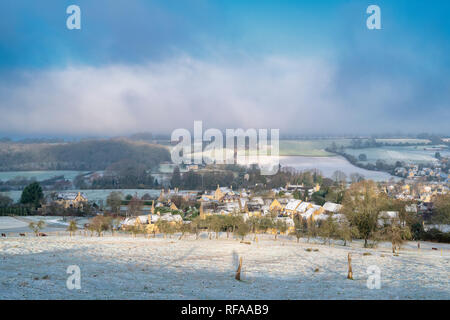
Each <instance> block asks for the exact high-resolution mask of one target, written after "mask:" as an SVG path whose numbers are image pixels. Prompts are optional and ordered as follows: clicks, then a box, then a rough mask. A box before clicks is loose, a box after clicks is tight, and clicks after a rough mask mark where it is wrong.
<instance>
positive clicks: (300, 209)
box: [296, 202, 311, 212]
mask: <svg viewBox="0 0 450 320" xmlns="http://www.w3.org/2000/svg"><path fill="white" fill-rule="evenodd" d="M310 205H311V203H310V202H302V203H300V205H299V206H298V207H297V210H296V211H297V212H306V210H307V209H308V207H309V206H310Z"/></svg>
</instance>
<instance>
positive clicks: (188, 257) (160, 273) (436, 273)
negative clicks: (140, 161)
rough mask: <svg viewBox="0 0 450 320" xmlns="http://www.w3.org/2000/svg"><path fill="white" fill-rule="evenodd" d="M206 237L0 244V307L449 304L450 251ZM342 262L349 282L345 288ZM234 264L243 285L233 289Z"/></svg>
mask: <svg viewBox="0 0 450 320" xmlns="http://www.w3.org/2000/svg"><path fill="white" fill-rule="evenodd" d="M205 237H206V235H203V239H200V240H195V239H194V238H193V237H192V236H188V237H187V238H186V239H183V240H180V241H179V240H177V238H176V237H172V238H171V239H169V238H168V239H163V238H161V237H159V238H156V239H153V238H152V239H146V238H144V237H142V236H140V237H137V238H132V237H131V236H129V235H120V236H115V237H111V236H110V235H109V236H108V235H107V236H104V237H101V238H98V237H85V236H81V235H77V236H74V237H72V238H71V237H68V236H56V235H51V236H49V237H42V238H36V237H31V236H29V237H25V238H23V237H22V238H19V237H8V238H1V239H0V260H1V263H0V299H450V283H449V281H450V280H449V278H450V268H449V261H450V246H449V245H443V244H432V243H421V249H420V250H418V249H417V244H416V243H415V242H411V243H408V244H407V245H406V246H405V248H404V249H403V250H402V251H401V252H400V255H399V256H393V255H392V253H391V252H390V246H389V244H382V245H381V246H380V247H379V248H378V249H363V248H362V247H361V244H360V243H359V242H354V243H353V244H352V247H343V246H341V245H337V244H335V245H334V246H326V245H320V244H314V243H306V242H305V240H301V242H300V243H297V242H296V240H295V239H288V238H287V237H281V238H279V239H278V240H277V241H274V240H273V237H272V236H269V235H265V236H262V237H261V236H260V239H259V241H258V243H255V242H252V244H251V245H248V244H244V243H240V241H238V240H232V239H229V240H227V239H226V235H222V236H221V238H222V239H220V240H208V239H206V238H205ZM249 238H250V237H249ZM431 247H436V248H438V250H437V251H435V250H431ZM307 248H311V249H313V250H311V251H307V250H306V249H307ZM314 249H318V251H314ZM441 249H442V250H441ZM348 252H352V256H353V262H352V264H353V272H354V280H347V279H346V276H347V253H348ZM365 252H366V253H367V252H368V253H371V255H363V253H365ZM238 257H243V271H244V274H243V276H242V279H243V281H237V280H235V279H234V274H235V271H236V267H237V261H238ZM69 265H77V266H79V267H80V270H81V289H80V290H77V289H74V290H69V289H68V288H67V286H66V281H67V278H68V277H69V274H67V273H66V270H67V267H68V266H69ZM372 265H375V266H378V267H379V268H380V270H381V289H368V287H367V279H368V274H367V273H366V272H367V268H368V267H369V266H372Z"/></svg>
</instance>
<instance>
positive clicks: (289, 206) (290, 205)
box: [286, 200, 302, 211]
mask: <svg viewBox="0 0 450 320" xmlns="http://www.w3.org/2000/svg"><path fill="white" fill-rule="evenodd" d="M301 202H302V200H291V201H289V202H288V203H287V204H286V210H292V211H294V210H295V209H297V207H298V206H299V204H300V203H301Z"/></svg>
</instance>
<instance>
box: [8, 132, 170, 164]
mask: <svg viewBox="0 0 450 320" xmlns="http://www.w3.org/2000/svg"><path fill="white" fill-rule="evenodd" d="M125 159H128V160H130V159H132V160H134V161H135V162H137V163H139V164H142V165H145V166H146V167H149V168H152V167H155V166H157V165H158V164H159V163H161V162H163V161H168V160H170V154H169V151H168V150H167V149H166V148H164V147H162V146H158V145H153V144H149V143H145V142H133V141H129V140H126V139H110V140H89V141H81V142H72V143H54V144H50V143H37V144H20V143H11V142H9V143H0V171H13V170H17V171H20V170H104V169H106V168H107V167H108V166H110V165H112V164H114V163H117V162H119V161H122V160H125Z"/></svg>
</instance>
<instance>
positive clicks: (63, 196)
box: [57, 192, 87, 200]
mask: <svg viewBox="0 0 450 320" xmlns="http://www.w3.org/2000/svg"><path fill="white" fill-rule="evenodd" d="M80 195H81V196H82V197H83V198H85V199H87V196H86V194H84V193H80ZM77 197H78V192H60V193H58V195H57V199H58V200H75V199H76V198H77Z"/></svg>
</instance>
